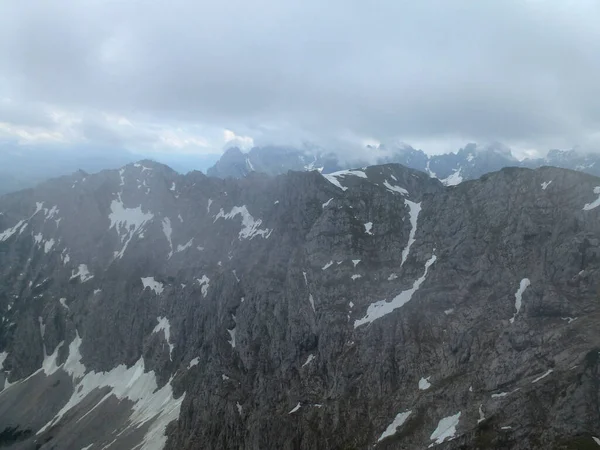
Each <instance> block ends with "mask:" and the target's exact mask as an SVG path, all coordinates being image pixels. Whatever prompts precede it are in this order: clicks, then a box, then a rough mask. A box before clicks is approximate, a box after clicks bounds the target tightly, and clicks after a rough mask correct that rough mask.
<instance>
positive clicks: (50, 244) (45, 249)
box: [44, 239, 54, 253]
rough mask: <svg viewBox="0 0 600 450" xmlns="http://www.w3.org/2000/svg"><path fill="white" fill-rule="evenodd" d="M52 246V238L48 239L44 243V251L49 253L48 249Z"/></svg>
mask: <svg viewBox="0 0 600 450" xmlns="http://www.w3.org/2000/svg"><path fill="white" fill-rule="evenodd" d="M52 247H54V239H50V240H49V241H46V242H45V243H44V253H49V252H50V250H52Z"/></svg>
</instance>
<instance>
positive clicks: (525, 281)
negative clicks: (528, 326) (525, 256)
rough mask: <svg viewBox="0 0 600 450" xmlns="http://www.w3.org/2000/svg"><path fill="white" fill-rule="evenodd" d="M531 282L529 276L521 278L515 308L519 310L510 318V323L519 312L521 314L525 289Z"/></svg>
mask: <svg viewBox="0 0 600 450" xmlns="http://www.w3.org/2000/svg"><path fill="white" fill-rule="evenodd" d="M530 284H531V282H530V281H529V278H523V279H522V280H521V284H520V285H519V289H518V290H517V292H516V293H515V309H516V310H517V312H515V315H514V316H512V318H511V319H510V323H513V322H514V321H515V318H516V317H517V314H519V311H520V310H521V304H522V298H523V292H525V289H527V287H528V286H529V285H530Z"/></svg>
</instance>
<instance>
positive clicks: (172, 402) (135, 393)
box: [37, 352, 185, 450]
mask: <svg viewBox="0 0 600 450" xmlns="http://www.w3.org/2000/svg"><path fill="white" fill-rule="evenodd" d="M70 353H71V352H70ZM77 357H79V356H74V357H73V363H75V361H74V360H75V359H76V358H77ZM66 365H67V363H65V367H66ZM75 365H76V364H75ZM79 370H81V368H79ZM73 373H74V374H77V373H81V372H73ZM105 387H108V388H110V389H111V391H110V392H109V393H108V394H107V395H105V396H104V398H103V399H102V400H100V402H99V403H98V404H97V405H96V407H97V406H98V405H99V404H100V403H102V402H104V401H106V400H107V399H108V398H109V397H111V396H115V397H116V398H117V399H118V400H123V399H128V400H130V401H132V402H133V403H134V405H133V407H132V409H133V412H132V414H131V416H130V417H129V423H128V428H133V429H135V428H139V427H140V426H142V425H144V424H146V423H149V422H151V424H150V427H149V429H148V431H147V432H146V434H145V436H144V440H143V442H142V443H141V444H140V446H141V447H142V448H144V449H148V450H150V449H152V450H158V449H162V448H163V447H164V446H165V444H166V442H167V436H165V430H166V427H167V425H168V424H169V423H170V422H172V421H173V420H176V419H177V418H178V417H179V411H180V409H181V404H182V402H183V400H184V398H185V394H183V395H182V396H181V397H179V398H178V399H175V398H174V397H173V389H172V387H171V380H169V382H168V383H166V384H165V385H164V386H163V387H162V388H161V389H158V386H157V382H156V376H155V374H154V372H153V371H149V372H145V366H144V359H143V358H140V359H139V360H138V361H137V362H136V363H135V364H134V365H133V366H131V367H129V368H127V367H126V366H125V365H124V364H121V365H119V366H117V367H115V368H114V369H112V370H110V371H109V372H98V373H97V372H94V371H91V372H88V373H87V374H85V376H84V377H83V378H82V379H81V380H80V381H79V382H78V383H77V384H76V385H75V389H74V390H73V394H72V395H71V398H70V399H69V401H68V402H67V403H66V405H65V406H63V408H62V409H61V410H60V411H59V412H58V413H57V414H56V416H55V417H54V418H53V419H52V420H51V421H50V422H48V423H47V424H46V425H44V426H43V427H42V428H41V429H40V430H39V431H38V432H37V434H38V435H39V434H41V433H43V432H44V431H46V430H47V429H49V428H50V427H52V426H53V425H55V424H56V423H58V422H59V421H60V420H61V419H62V417H63V416H64V415H65V414H66V413H67V412H69V411H70V410H72V409H73V408H75V407H77V405H79V403H81V402H82V401H83V400H84V399H85V398H86V397H87V395H88V394H90V393H91V392H92V391H93V390H95V389H102V388H105ZM89 412H91V410H90V411H89ZM89 412H88V413H89ZM124 431H125V430H123V431H122V432H121V434H122V433H123V432H124Z"/></svg>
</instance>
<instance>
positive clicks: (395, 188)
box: [383, 180, 408, 195]
mask: <svg viewBox="0 0 600 450" xmlns="http://www.w3.org/2000/svg"><path fill="white" fill-rule="evenodd" d="M383 185H384V186H385V188H386V189H387V190H388V191H390V192H393V193H394V192H397V193H398V194H402V195H408V191H407V190H406V189H404V188H402V187H400V186H394V185H392V184H390V183H389V182H388V180H385V181H384V182H383Z"/></svg>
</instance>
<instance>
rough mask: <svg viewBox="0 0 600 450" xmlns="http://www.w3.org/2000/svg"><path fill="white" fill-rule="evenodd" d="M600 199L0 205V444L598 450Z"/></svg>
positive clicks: (161, 171)
mask: <svg viewBox="0 0 600 450" xmlns="http://www.w3.org/2000/svg"><path fill="white" fill-rule="evenodd" d="M599 206H600V179H599V178H596V177H594V176H592V175H588V174H584V173H581V172H576V171H571V170H564V169H557V168H552V167H544V168H540V169H536V170H530V169H523V168H506V169H503V170H501V171H498V172H494V173H490V174H487V175H484V176H483V177H481V178H479V179H476V180H470V181H468V182H464V183H461V184H460V185H458V186H450V187H447V186H444V185H443V184H442V182H440V181H439V180H437V179H435V178H431V177H430V176H429V175H428V174H426V173H423V172H419V171H417V170H414V169H409V168H407V167H404V166H401V165H398V164H385V165H376V166H368V167H364V168H350V169H345V170H337V171H334V172H332V173H319V171H317V170H312V171H297V172H294V171H292V172H289V173H286V174H282V175H277V176H270V175H267V174H264V173H259V172H258V171H254V172H251V173H249V174H248V175H247V176H245V177H244V178H241V179H237V178H227V179H219V178H215V177H209V176H205V175H203V174H201V173H198V172H192V173H189V174H187V175H178V174H177V173H175V172H173V171H171V170H170V169H168V168H167V167H165V166H162V165H158V164H155V163H152V162H150V161H142V162H139V163H136V164H132V165H128V166H125V167H123V168H122V169H121V170H116V171H105V172H101V173H99V174H93V175H88V174H75V175H73V176H71V177H63V178H60V179H56V180H52V181H50V182H48V183H46V184H44V185H42V186H39V187H37V188H34V189H30V190H27V191H20V192H17V193H13V194H10V195H6V196H3V197H0V213H1V214H0V277H1V280H2V283H0V445H2V446H4V447H6V448H11V449H29V448H40V449H50V448H60V449H62V448H65V449H70V448H73V449H81V448H88V449H102V448H106V449H131V448H136V447H137V448H144V449H162V448H167V449H194V448H207V449H219V450H220V449H223V450H224V449H230V448H244V449H252V450H258V449H270V448H277V449H280V448H287V449H299V450H309V449H311V450H312V449H316V450H329V449H332V448H339V449H348V448H352V449H367V448H373V447H375V448H382V449H412V448H429V447H433V448H444V449H461V448H482V449H484V448H490V449H491V448H509V449H523V450H524V449H540V450H541V449H548V448H556V449H575V448H586V446H591V445H596V443H597V440H600V426H599V424H600V413H599V411H598V408H597V404H596V401H595V400H594V399H595V398H597V397H598V395H599V391H598V386H599V384H600V383H598V381H599V380H598V377H599V374H600V358H599V357H598V354H599V353H598V352H599V350H600V335H599V334H598V332H597V322H598V317H599V316H600V309H599V305H598V301H597V295H598V294H597V286H598V283H599V282H600V252H598V250H597V249H598V248H599V245H600V240H599V238H598V236H600V220H599V219H600V216H599V214H600V207H599Z"/></svg>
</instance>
